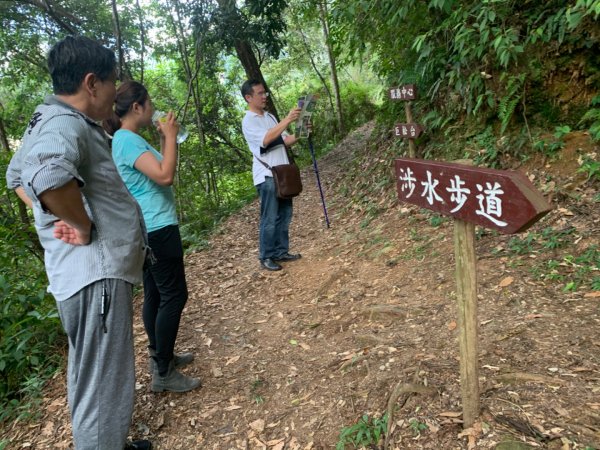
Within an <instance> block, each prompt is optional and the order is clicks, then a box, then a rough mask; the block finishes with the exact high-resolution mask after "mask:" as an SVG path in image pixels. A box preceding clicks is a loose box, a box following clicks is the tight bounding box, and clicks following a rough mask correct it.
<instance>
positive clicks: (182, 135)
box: [152, 111, 190, 144]
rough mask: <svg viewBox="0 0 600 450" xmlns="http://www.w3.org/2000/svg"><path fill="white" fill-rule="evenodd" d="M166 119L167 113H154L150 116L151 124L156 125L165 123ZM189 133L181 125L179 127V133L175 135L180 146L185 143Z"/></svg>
mask: <svg viewBox="0 0 600 450" xmlns="http://www.w3.org/2000/svg"><path fill="white" fill-rule="evenodd" d="M166 117H167V113H165V112H163V111H154V114H152V123H155V124H156V123H157V122H159V121H161V122H164V121H166V120H167V119H166ZM189 134H190V133H189V132H188V130H186V129H185V127H184V126H183V125H181V124H180V125H179V132H178V133H177V143H178V144H181V143H182V142H183V141H185V140H186V139H187V137H188V136H189Z"/></svg>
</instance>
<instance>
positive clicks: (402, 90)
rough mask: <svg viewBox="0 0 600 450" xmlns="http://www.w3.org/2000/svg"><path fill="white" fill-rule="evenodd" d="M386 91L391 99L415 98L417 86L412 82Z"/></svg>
mask: <svg viewBox="0 0 600 450" xmlns="http://www.w3.org/2000/svg"><path fill="white" fill-rule="evenodd" d="M388 92H389V94H390V98H391V99H392V100H415V99H416V98H417V86H415V85H414V84H405V85H404V86H398V87H393V88H390V89H389V91H388Z"/></svg>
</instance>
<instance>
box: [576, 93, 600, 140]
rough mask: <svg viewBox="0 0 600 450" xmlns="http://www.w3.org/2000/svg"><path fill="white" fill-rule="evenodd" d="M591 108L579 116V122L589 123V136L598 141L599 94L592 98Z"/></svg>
mask: <svg viewBox="0 0 600 450" xmlns="http://www.w3.org/2000/svg"><path fill="white" fill-rule="evenodd" d="M591 106H592V108H590V109H589V110H588V111H587V112H586V113H585V114H584V115H583V117H582V118H581V120H580V121H579V124H580V125H581V124H589V133H590V137H591V138H592V139H593V140H595V141H600V95H597V96H595V97H594V98H593V99H592V104H591Z"/></svg>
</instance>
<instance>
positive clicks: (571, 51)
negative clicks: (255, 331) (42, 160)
mask: <svg viewBox="0 0 600 450" xmlns="http://www.w3.org/2000/svg"><path fill="white" fill-rule="evenodd" d="M599 14H600V0H569V1H564V0H521V1H514V0H512V1H509V0H471V1H467V0H429V1H418V0H401V1H397V0H302V1H301V0H270V1H266V0H242V1H234V0H136V1H125V0H46V1H43V2H42V1H37V0H17V1H10V2H8V1H2V2H0V20H1V22H0V24H1V26H0V80H1V83H0V142H2V152H1V154H0V168H2V169H3V170H2V172H3V173H4V172H5V169H6V165H7V164H8V161H9V159H10V157H11V155H12V154H13V153H14V151H16V150H17V149H18V146H19V141H20V137H21V135H22V133H23V131H24V129H25V126H26V125H27V123H28V121H29V116H30V114H31V113H32V111H33V109H34V108H35V106H36V104H38V103H39V102H40V101H42V99H43V98H44V96H45V95H47V94H48V93H50V91H51V85H50V83H49V79H48V76H47V72H46V69H45V53H46V51H47V50H48V48H49V46H50V45H51V44H52V43H53V42H55V41H56V40H58V39H60V38H61V37H63V36H65V35H67V34H72V33H78V34H84V35H87V36H90V37H93V38H95V39H98V40H99V41H101V42H102V43H103V44H105V45H106V46H108V47H110V48H112V49H113V50H115V52H116V54H117V56H118V65H119V68H120V77H121V78H122V79H125V78H133V79H137V80H139V81H142V82H143V83H144V84H145V85H146V86H147V87H148V89H149V91H150V93H151V95H152V97H153V101H154V103H155V105H156V107H157V108H158V109H161V110H169V109H172V110H174V111H175V112H176V113H177V116H178V118H179V120H180V121H181V122H182V123H184V124H185V125H186V128H187V129H188V130H189V131H190V137H189V138H188V140H187V141H186V142H185V143H184V144H182V145H181V148H180V154H181V156H180V161H179V170H178V179H177V181H176V184H175V190H176V197H177V202H178V205H177V206H178V213H179V217H180V220H181V228H182V235H183V238H184V241H185V245H186V248H187V249H188V250H190V251H192V250H196V249H199V248H201V247H202V246H203V245H205V240H206V236H207V233H209V232H210V230H212V229H213V227H214V226H215V224H216V223H218V222H219V220H221V219H222V218H223V217H225V216H227V214H229V213H231V212H232V211H234V210H235V209H236V208H239V207H241V206H242V205H243V204H245V203H246V202H247V201H249V200H250V199H252V198H254V196H255V190H254V188H253V186H252V180H251V173H250V171H249V169H250V164H251V158H250V154H249V152H248V150H247V148H246V145H245V142H244V139H243V137H242V135H241V118H242V115H243V112H244V109H245V104H244V101H243V99H242V98H241V95H240V94H239V86H240V85H241V83H242V82H243V80H244V79H245V78H246V77H248V76H258V77H261V78H263V79H264V80H265V83H266V84H267V86H268V88H269V90H270V91H271V92H272V94H273V95H272V96H271V99H272V100H273V102H272V104H271V105H270V106H271V107H272V108H274V112H275V113H279V114H280V115H284V114H286V112H287V111H288V110H289V109H290V108H292V107H293V106H294V105H295V104H296V101H297V98H298V97H299V96H301V95H304V94H305V93H308V92H312V93H318V94H319V95H320V100H319V108H318V111H317V113H316V115H315V127H314V130H315V132H314V140H315V143H316V147H317V149H318V152H319V154H322V153H323V152H326V151H327V149H329V148H331V146H332V145H334V144H335V142H337V141H338V140H339V139H340V138H341V137H343V135H344V133H346V132H347V130H351V129H352V128H354V127H356V126H358V125H360V124H362V123H364V122H365V121H368V120H371V119H373V118H377V119H378V120H379V121H380V123H381V124H382V129H383V130H386V129H390V128H391V124H392V123H393V122H394V121H402V120H403V117H404V116H403V114H404V113H403V107H404V106H403V105H401V104H400V103H392V102H389V101H387V99H386V95H387V94H386V89H387V88H388V87H390V86H393V85H399V84H405V83H415V84H417V86H418V90H419V93H420V96H419V100H418V101H417V102H415V104H414V109H415V113H416V117H417V118H418V119H419V121H420V122H421V123H422V124H423V125H424V126H425V128H426V129H427V133H426V134H425V136H424V137H422V138H420V140H419V142H418V145H419V150H420V152H421V156H426V157H429V158H445V157H447V156H450V152H451V151H452V149H455V151H456V152H458V153H457V154H455V155H453V156H463V155H462V154H460V152H462V151H464V145H463V144H464V141H465V140H466V139H471V140H473V141H475V142H477V141H478V139H479V140H481V139H486V140H487V141H489V142H491V144H490V145H489V146H488V147H486V151H485V153H484V154H483V155H482V154H481V153H478V154H476V155H475V156H478V157H480V159H479V162H480V163H481V162H483V163H487V164H488V165H494V164H495V163H496V160H497V157H498V154H499V153H502V152H510V153H511V155H512V156H517V157H519V156H520V155H525V154H526V153H527V152H528V151H532V150H535V145H536V143H539V142H540V139H541V138H540V136H542V135H544V133H548V132H549V131H550V132H551V131H552V130H554V129H555V127H556V126H568V127H570V129H573V130H576V129H586V130H589V132H590V134H591V136H592V137H593V138H595V139H598V138H600V106H599V105H600V97H598V87H599V85H600V60H599V59H600V52H599V48H598V44H599V36H600V34H599V32H600V30H599V28H598V16H599ZM147 137H148V139H149V140H150V141H151V142H154V143H156V142H157V135H156V134H155V132H154V131H153V130H148V132H147ZM502 137H504V138H505V139H504V141H502V140H501V139H500V138H502ZM506 140H508V142H509V144H510V145H506V143H504V144H502V145H500V144H496V142H500V141H502V142H506ZM453 142H454V143H456V145H454V146H453V145H452V143H453ZM403 148H404V147H403V145H402V144H398V151H399V152H401V151H403ZM296 150H297V152H298V153H299V155H300V157H299V160H300V162H301V164H304V165H308V164H310V156H309V155H308V152H307V151H306V149H304V148H303V145H299V146H298V147H297V149H296ZM467 156H473V155H467ZM596 161H597V159H596ZM592 162H593V161H592ZM596 164H597V163H596ZM593 176H594V177H598V172H595V173H594V175H593ZM1 189H2V197H1V200H0V307H1V308H2V315H1V316H0V374H1V376H0V405H1V407H0V411H2V413H0V422H1V421H2V420H7V419H9V418H14V417H17V416H26V415H27V414H29V411H31V408H29V405H28V403H27V402H31V401H33V400H32V399H33V398H35V397H32V395H31V394H32V393H34V392H35V391H36V389H39V387H40V386H41V384H42V381H43V379H44V378H45V377H46V376H47V375H48V373H50V372H51V371H52V370H53V368H56V367H58V366H59V365H60V364H61V357H62V356H61V355H63V354H64V346H65V343H64V339H63V338H62V337H61V336H62V334H61V331H60V324H59V321H58V319H57V314H56V309H55V306H54V302H53V300H52V298H51V297H50V296H49V295H48V294H47V293H46V292H45V286H46V277H45V274H44V271H43V254H42V253H41V251H40V247H39V245H38V244H37V242H36V238H35V232H34V230H33V227H32V219H31V216H30V214H29V213H28V212H27V211H26V210H25V209H24V207H23V205H21V204H19V202H18V201H17V198H16V196H15V195H14V194H13V193H12V192H10V191H9V190H7V188H6V183H5V182H4V181H3V182H2V187H1ZM57 356H58V357H57Z"/></svg>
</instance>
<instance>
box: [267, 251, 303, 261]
mask: <svg viewBox="0 0 600 450" xmlns="http://www.w3.org/2000/svg"><path fill="white" fill-rule="evenodd" d="M300 258H302V255H301V254H300V253H284V254H283V255H281V256H278V257H277V258H273V261H275V262H288V261H296V260H297V259H300Z"/></svg>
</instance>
